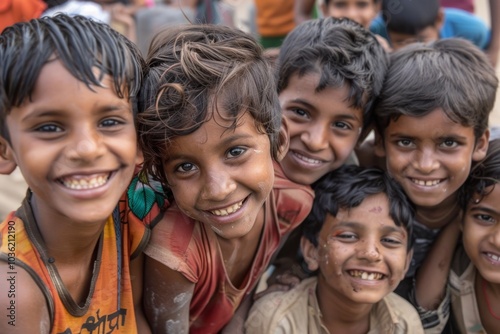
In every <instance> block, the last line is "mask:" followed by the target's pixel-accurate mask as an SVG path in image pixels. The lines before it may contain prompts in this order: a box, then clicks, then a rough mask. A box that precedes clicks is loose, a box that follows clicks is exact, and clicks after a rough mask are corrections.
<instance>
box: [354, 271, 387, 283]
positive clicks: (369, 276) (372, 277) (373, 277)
mask: <svg viewBox="0 0 500 334" xmlns="http://www.w3.org/2000/svg"><path fill="white" fill-rule="evenodd" d="M348 273H349V275H351V276H352V277H357V278H361V279H363V280H367V281H378V280H381V279H382V278H383V277H384V275H383V274H380V273H369V272H366V271H361V270H350V271H349V272H348Z"/></svg>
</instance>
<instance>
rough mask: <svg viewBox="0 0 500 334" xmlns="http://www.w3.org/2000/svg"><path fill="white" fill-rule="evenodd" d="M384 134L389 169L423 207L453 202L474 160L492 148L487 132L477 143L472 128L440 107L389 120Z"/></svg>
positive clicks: (435, 206) (411, 196)
mask: <svg viewBox="0 0 500 334" xmlns="http://www.w3.org/2000/svg"><path fill="white" fill-rule="evenodd" d="M383 137H384V140H383V141H384V143H383V145H384V148H385V156H386V161H387V170H388V171H389V173H390V174H391V175H392V176H393V177H394V178H395V179H396V181H398V182H399V183H400V184H401V185H402V187H403V189H404V191H405V192H406V194H407V195H408V197H409V198H410V200H411V201H412V202H413V203H414V204H415V205H417V206H420V207H433V208H438V207H441V206H443V207H449V205H454V203H455V197H456V191H457V190H458V188H460V186H461V185H462V184H463V183H464V182H465V180H466V179H467V176H468V175H469V172H470V168H471V163H472V161H477V160H480V159H482V158H483V157H484V156H485V154H486V150H487V148H488V135H487V134H483V135H482V136H481V137H480V138H479V139H478V140H477V144H476V139H475V136H474V129H473V128H472V127H467V126H462V125H460V124H458V123H455V122H453V121H451V120H450V119H449V118H448V117H447V116H446V114H445V113H444V112H443V111H442V110H441V109H440V108H438V109H436V110H434V111H432V112H431V113H429V114H427V115H425V116H422V117H411V116H400V117H399V118H398V119H397V120H395V121H394V120H391V121H390V123H389V126H388V127H387V128H386V129H385V132H384V134H383Z"/></svg>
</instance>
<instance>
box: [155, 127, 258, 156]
mask: <svg viewBox="0 0 500 334" xmlns="http://www.w3.org/2000/svg"><path fill="white" fill-rule="evenodd" d="M228 131H231V129H228ZM253 137H254V136H253V135H251V134H247V133H237V134H232V135H229V136H227V137H224V138H223V139H221V140H220V141H219V143H218V144H217V147H218V148H221V147H227V146H231V144H232V143H233V142H234V141H237V140H240V139H250V138H253ZM190 157H191V156H190V155H189V154H185V153H184V152H181V153H178V154H177V153H176V154H169V155H168V156H167V157H165V159H164V161H165V162H168V161H172V160H178V159H181V160H184V159H189V158H190Z"/></svg>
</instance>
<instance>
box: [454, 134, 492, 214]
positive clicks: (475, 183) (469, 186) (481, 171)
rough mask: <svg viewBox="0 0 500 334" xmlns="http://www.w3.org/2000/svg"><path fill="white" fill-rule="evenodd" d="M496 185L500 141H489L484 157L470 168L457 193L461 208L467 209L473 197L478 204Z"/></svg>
mask: <svg viewBox="0 0 500 334" xmlns="http://www.w3.org/2000/svg"><path fill="white" fill-rule="evenodd" d="M497 183H500V139H495V140H492V141H490V142H489V146H488V151H487V153H486V157H485V158H484V159H483V160H481V161H480V162H478V163H476V164H475V165H474V166H473V167H472V169H471V172H470V174H469V177H468V179H467V181H466V182H465V183H464V185H463V186H462V188H461V189H460V192H459V200H460V204H461V206H462V208H467V206H468V205H469V203H470V201H471V200H472V198H473V197H474V198H475V199H476V200H477V203H479V202H480V201H481V200H482V198H483V197H484V196H486V195H488V194H489V193H490V192H491V191H493V189H494V188H495V186H496V185H497ZM492 186H493V187H492Z"/></svg>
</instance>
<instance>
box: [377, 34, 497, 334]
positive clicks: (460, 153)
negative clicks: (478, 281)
mask: <svg viewBox="0 0 500 334" xmlns="http://www.w3.org/2000/svg"><path fill="white" fill-rule="evenodd" d="M494 73H495V71H494V69H493V68H492V66H491V65H490V63H489V61H488V59H487V58H486V56H485V55H484V53H482V52H481V50H479V49H478V48H477V47H475V46H474V45H472V43H470V42H468V41H466V40H463V39H455V38H450V39H442V40H438V41H435V42H433V43H429V44H421V43H417V44H414V45H411V46H407V47H405V48H403V49H401V50H399V51H397V52H395V53H393V54H392V55H391V65H390V67H389V71H388V73H387V77H386V81H385V83H384V87H383V89H382V92H381V94H380V96H379V100H378V103H377V105H376V106H375V115H376V124H377V134H376V138H377V137H378V139H376V146H375V150H374V151H373V152H375V153H376V154H377V155H378V156H381V157H384V159H385V162H384V167H385V168H386V169H387V171H388V172H389V174H390V175H391V176H392V177H393V178H394V179H395V180H396V181H397V182H399V183H400V184H401V186H402V187H403V189H404V191H405V193H406V195H407V196H408V198H409V199H410V200H411V201H412V202H413V203H414V204H415V209H416V220H417V222H416V223H415V226H414V236H415V248H414V254H413V259H412V263H411V265H410V268H409V270H408V272H407V274H406V278H405V280H404V281H402V282H401V284H400V285H399V286H398V288H397V290H396V292H397V293H398V294H399V295H401V296H402V297H404V298H406V299H408V300H411V299H412V295H413V294H414V293H418V291H415V287H414V279H415V277H416V274H417V270H418V269H419V268H420V266H421V264H422V262H423V261H424V259H425V258H426V256H427V253H428V251H429V249H430V248H431V245H432V244H433V242H434V241H435V240H436V238H437V236H438V234H439V232H440V231H441V230H442V228H443V227H445V226H446V225H448V224H450V223H453V222H454V221H456V220H457V219H459V218H460V212H461V208H460V206H459V205H458V201H457V193H458V189H459V188H460V187H461V186H462V184H463V183H464V182H465V180H466V179H467V177H468V176H469V172H470V170H471V166H472V165H473V164H474V163H475V162H477V161H480V160H481V159H483V158H484V156H485V155H486V151H487V149H488V138H489V129H488V116H489V113H490V111H491V110H492V108H493V105H494V102H495V96H496V90H497V86H498V79H497V78H496V76H495V74H494ZM417 278H418V277H417ZM428 279H429V280H432V276H431V277H428ZM418 285H419V284H418V282H417V286H418ZM426 288H427V287H425V286H424V289H426ZM435 320H436V319H427V320H425V321H424V328H427V327H432V326H433V323H434V321H435Z"/></svg>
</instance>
